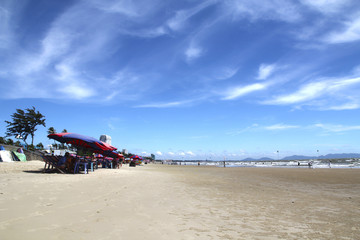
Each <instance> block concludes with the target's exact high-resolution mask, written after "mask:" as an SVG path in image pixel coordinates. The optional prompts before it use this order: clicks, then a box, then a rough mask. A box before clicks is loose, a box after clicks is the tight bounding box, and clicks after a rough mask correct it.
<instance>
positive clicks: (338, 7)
mask: <svg viewBox="0 0 360 240" xmlns="http://www.w3.org/2000/svg"><path fill="white" fill-rule="evenodd" d="M300 2H301V3H302V4H303V5H305V6H308V7H310V8H312V9H314V10H316V11H319V12H321V13H324V14H328V13H334V12H339V11H342V10H343V7H346V6H348V5H349V4H350V3H351V2H352V1H351V0H301V1H300Z"/></svg>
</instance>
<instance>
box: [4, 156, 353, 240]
mask: <svg viewBox="0 0 360 240" xmlns="http://www.w3.org/2000/svg"><path fill="white" fill-rule="evenodd" d="M43 165H44V164H43V162H40V161H30V162H27V163H15V164H14V163H8V164H6V163H5V164H4V163H0V177H1V179H2V183H1V185H0V197H1V198H0V203H1V207H0V213H1V214H0V236H2V239H38V238H48V239H82V238H83V239H150V240H152V239H360V227H359V224H358V222H359V221H360V209H359V207H358V206H360V169H304V168H286V169H284V168H219V167H211V166H183V165H182V166H179V165H175V166H173V165H162V164H147V165H144V166H137V167H135V168H130V167H128V166H127V165H124V166H123V167H121V168H120V169H98V170H96V171H95V172H90V174H75V175H73V174H56V173H54V174H46V173H45V174H43V173H41V172H40V171H39V170H41V169H42V167H43Z"/></svg>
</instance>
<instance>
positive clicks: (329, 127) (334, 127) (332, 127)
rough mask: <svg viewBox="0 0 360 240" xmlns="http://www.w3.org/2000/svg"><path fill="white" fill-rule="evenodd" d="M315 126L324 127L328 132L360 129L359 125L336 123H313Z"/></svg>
mask: <svg viewBox="0 0 360 240" xmlns="http://www.w3.org/2000/svg"><path fill="white" fill-rule="evenodd" d="M313 127H315V128H320V129H323V130H325V131H327V132H347V131H358V130H360V126H359V125H355V126H344V125H334V124H321V123H318V124H315V125H313Z"/></svg>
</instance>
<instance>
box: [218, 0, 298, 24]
mask: <svg viewBox="0 0 360 240" xmlns="http://www.w3.org/2000/svg"><path fill="white" fill-rule="evenodd" d="M225 4H226V6H227V7H228V8H229V9H231V11H232V13H233V16H234V17H235V18H249V19H250V20H251V21H257V20H262V19H265V20H279V21H285V22H297V21H299V20H301V18H302V16H301V14H300V11H299V6H298V5H297V4H295V3H293V2H290V1H285V0H270V1H266V2H264V1H259V0H245V1H244V0H227V1H225Z"/></svg>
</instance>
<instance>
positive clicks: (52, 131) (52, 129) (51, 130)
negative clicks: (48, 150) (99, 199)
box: [47, 127, 56, 147]
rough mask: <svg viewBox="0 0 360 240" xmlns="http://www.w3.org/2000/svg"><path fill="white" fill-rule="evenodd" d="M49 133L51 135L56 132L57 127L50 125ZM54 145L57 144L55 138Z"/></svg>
mask: <svg viewBox="0 0 360 240" xmlns="http://www.w3.org/2000/svg"><path fill="white" fill-rule="evenodd" d="M47 133H48V134H49V135H50V134H54V133H56V130H55V128H53V127H49V129H48V131H47ZM53 146H54V147H55V146H56V143H55V140H54V144H53Z"/></svg>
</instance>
